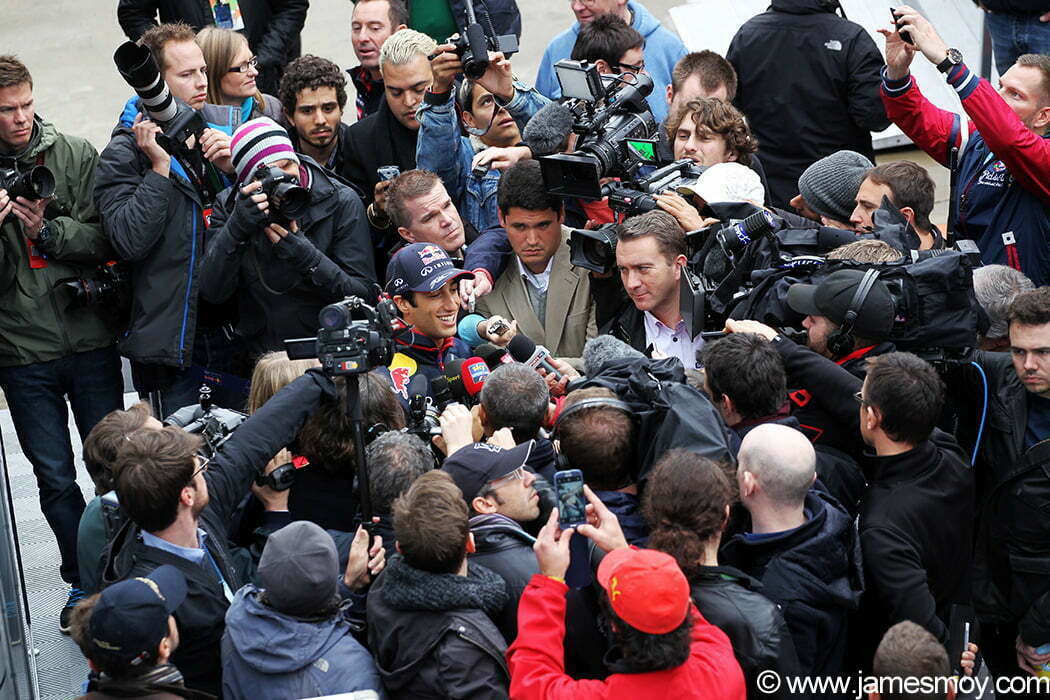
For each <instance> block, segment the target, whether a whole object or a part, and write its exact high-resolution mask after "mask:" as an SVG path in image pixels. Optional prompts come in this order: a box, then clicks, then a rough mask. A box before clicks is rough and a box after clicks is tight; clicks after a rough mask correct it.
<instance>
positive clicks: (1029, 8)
mask: <svg viewBox="0 0 1050 700" xmlns="http://www.w3.org/2000/svg"><path fill="white" fill-rule="evenodd" d="M981 7H983V8H984V9H986V10H990V11H992V12H1002V13H1003V14H1010V15H1041V14H1043V13H1044V12H1046V11H1047V10H1050V5H1047V4H1046V0H981Z"/></svg>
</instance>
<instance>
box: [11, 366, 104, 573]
mask: <svg viewBox="0 0 1050 700" xmlns="http://www.w3.org/2000/svg"><path fill="white" fill-rule="evenodd" d="M0 387H2V388H3V390H4V396H6V397H7V405H8V407H9V408H10V409H11V420H12V422H13V423H14V424H15V433H16V434H17V435H18V444H19V445H21V447H22V452H23V453H24V454H25V456H26V458H27V459H29V462H30V464H32V465H33V473H34V474H35V475H36V483H37V487H38V488H39V489H40V510H42V511H43V512H44V517H45V518H46V519H47V524H48V525H50V526H51V530H52V532H54V533H55V539H57V540H58V551H59V554H60V555H61V557H62V563H61V568H60V572H61V574H62V580H63V581H65V582H66V583H70V584H73V585H79V584H80V571H79V569H78V568H77V527H78V526H79V525H80V515H81V513H83V511H84V497H83V495H81V492H80V487H79V486H78V485H77V472H76V467H75V466H74V464H73V446H72V443H71V442H70V439H69V430H68V429H67V427H66V426H67V425H68V423H69V412H68V411H67V410H66V397H67V396H68V397H69V405H70V406H72V408H73V420H74V421H76V424H77V432H79V433H80V439H81V440H82V441H83V439H84V438H86V437H87V434H88V433H89V432H91V429H92V428H93V427H95V424H96V423H98V421H99V420H100V419H101V418H102V417H103V416H105V415H106V414H107V413H109V412H110V411H115V410H117V409H121V408H124V379H123V377H122V376H121V374H120V356H119V355H117V350H116V347H115V346H110V347H108V348H103V349H101V350H91V351H89V352H80V353H74V354H72V355H68V356H66V357H63V358H61V359H58V360H51V361H50V362H36V363H33V364H31V365H22V366H21V367H0Z"/></svg>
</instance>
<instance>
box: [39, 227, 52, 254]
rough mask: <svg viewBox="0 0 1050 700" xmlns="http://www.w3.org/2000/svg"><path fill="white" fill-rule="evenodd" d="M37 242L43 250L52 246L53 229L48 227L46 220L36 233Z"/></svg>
mask: <svg viewBox="0 0 1050 700" xmlns="http://www.w3.org/2000/svg"><path fill="white" fill-rule="evenodd" d="M36 244H37V246H38V247H39V248H40V249H41V250H47V249H48V248H50V247H51V229H50V228H48V225H47V222H46V221H45V222H44V224H43V225H42V226H41V227H40V231H39V232H38V233H37V234H36Z"/></svg>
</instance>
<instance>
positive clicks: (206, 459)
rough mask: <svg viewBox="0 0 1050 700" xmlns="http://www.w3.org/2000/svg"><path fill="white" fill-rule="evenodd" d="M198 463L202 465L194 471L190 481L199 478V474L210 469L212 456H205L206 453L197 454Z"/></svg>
mask: <svg viewBox="0 0 1050 700" xmlns="http://www.w3.org/2000/svg"><path fill="white" fill-rule="evenodd" d="M197 464H198V465H200V466H198V467H197V469H196V470H195V471H194V472H193V476H191V477H190V481H193V480H194V479H196V478H197V475H198V474H203V473H204V472H206V471H208V465H209V464H211V457H205V456H204V455H197Z"/></svg>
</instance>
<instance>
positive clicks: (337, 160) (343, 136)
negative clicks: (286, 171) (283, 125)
mask: <svg viewBox="0 0 1050 700" xmlns="http://www.w3.org/2000/svg"><path fill="white" fill-rule="evenodd" d="M287 129H288V138H289V139H290V140H291V142H292V148H294V149H295V152H296V153H299V154H300V155H304V154H303V152H302V151H301V150H300V149H299V132H298V131H296V129H295V127H294V126H289V127H287ZM336 129H337V130H338V132H339V133H338V135H337V136H336V146H335V150H334V151H332V155H331V156H329V161H328V162H327V163H318V165H320V166H321V167H322V168H324V169H325V170H328V171H330V172H333V173H335V174H336V175H338V176H340V177H343V175H342V173H343V171H344V169H345V168H346V167H347V165H346V162H347V159H348V158H349V157H350V155H349V154H350V145H349V144H350V136H349V133H350V125H349V124H345V123H343V122H339V126H338V127H336Z"/></svg>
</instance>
